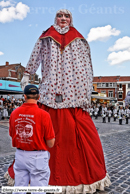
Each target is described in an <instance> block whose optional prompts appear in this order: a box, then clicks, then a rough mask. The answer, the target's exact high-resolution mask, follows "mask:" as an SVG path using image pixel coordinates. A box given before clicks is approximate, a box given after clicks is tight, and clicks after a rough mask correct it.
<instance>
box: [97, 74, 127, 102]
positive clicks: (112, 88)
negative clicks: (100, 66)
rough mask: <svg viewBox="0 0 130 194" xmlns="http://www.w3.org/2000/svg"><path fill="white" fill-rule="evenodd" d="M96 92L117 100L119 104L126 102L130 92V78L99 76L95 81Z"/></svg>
mask: <svg viewBox="0 0 130 194" xmlns="http://www.w3.org/2000/svg"><path fill="white" fill-rule="evenodd" d="M93 88H94V90H95V91H97V92H99V93H102V94H106V96H107V97H109V98H115V99H117V101H118V103H119V104H122V103H123V102H124V101H125V98H126V96H127V93H128V92H129V91H130V76H99V77H94V79H93Z"/></svg>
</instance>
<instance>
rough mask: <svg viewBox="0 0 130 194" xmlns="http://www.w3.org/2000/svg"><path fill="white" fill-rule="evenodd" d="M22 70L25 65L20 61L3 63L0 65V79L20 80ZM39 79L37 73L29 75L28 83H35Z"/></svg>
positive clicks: (37, 82)
mask: <svg viewBox="0 0 130 194" xmlns="http://www.w3.org/2000/svg"><path fill="white" fill-rule="evenodd" d="M24 71H25V67H23V66H22V65H21V63H17V64H9V62H6V63H5V65H2V66H0V79H1V80H8V81H15V82H21V79H22V77H23V73H24ZM39 81H40V80H39V78H38V75H37V74H35V75H30V79H29V83H31V84H36V85H37V84H39Z"/></svg>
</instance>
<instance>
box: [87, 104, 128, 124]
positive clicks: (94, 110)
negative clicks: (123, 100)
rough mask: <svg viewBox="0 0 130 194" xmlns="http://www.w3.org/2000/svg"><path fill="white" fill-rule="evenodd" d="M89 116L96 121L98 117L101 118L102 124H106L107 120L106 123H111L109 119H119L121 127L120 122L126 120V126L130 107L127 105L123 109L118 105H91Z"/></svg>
mask: <svg viewBox="0 0 130 194" xmlns="http://www.w3.org/2000/svg"><path fill="white" fill-rule="evenodd" d="M89 113H90V116H91V118H92V117H95V119H98V116H102V122H103V123H106V121H107V119H106V118H108V122H111V118H112V117H113V121H116V119H119V124H120V125H122V120H126V124H128V121H129V118H130V107H129V106H128V105H127V106H125V107H123V106H119V104H118V103H116V104H115V106H113V105H111V104H109V105H108V106H107V105H105V104H100V103H98V104H92V105H91V108H90V110H89Z"/></svg>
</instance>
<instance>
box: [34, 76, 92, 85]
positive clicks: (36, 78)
mask: <svg viewBox="0 0 130 194" xmlns="http://www.w3.org/2000/svg"><path fill="white" fill-rule="evenodd" d="M35 81H38V75H35ZM93 87H94V86H93Z"/></svg>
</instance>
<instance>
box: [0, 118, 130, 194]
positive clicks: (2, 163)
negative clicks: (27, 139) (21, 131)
mask: <svg viewBox="0 0 130 194" xmlns="http://www.w3.org/2000/svg"><path fill="white" fill-rule="evenodd" d="M93 121H94V123H95V125H96V127H97V128H98V133H99V136H100V139H101V142H102V146H103V150H104V156H105V161H106V168H107V171H108V173H109V176H110V178H111V182H112V185H111V186H110V187H109V188H106V189H105V191H97V192H96V193H95V194H120V193H121V194H130V124H128V125H126V124H125V121H123V125H119V124H118V121H116V122H113V120H112V121H111V123H102V119H101V117H99V118H98V119H97V120H95V119H93ZM4 132H5V133H4ZM1 135H2V136H1ZM6 139H7V140H6ZM10 141H11V140H10V138H9V137H8V125H7V124H5V125H4V124H3V123H2V124H1V123H0V146H1V151H2V152H0V153H2V154H1V155H0V187H1V186H2V185H3V186H6V185H7V181H6V180H5V179H4V178H3V175H4V173H5V172H6V171H7V168H8V166H9V164H11V163H12V161H13V159H14V148H11V146H10V145H11V144H10ZM4 142H5V143H6V146H7V142H8V144H9V145H8V146H7V147H6V146H5V145H4V147H3V144H4Z"/></svg>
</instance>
